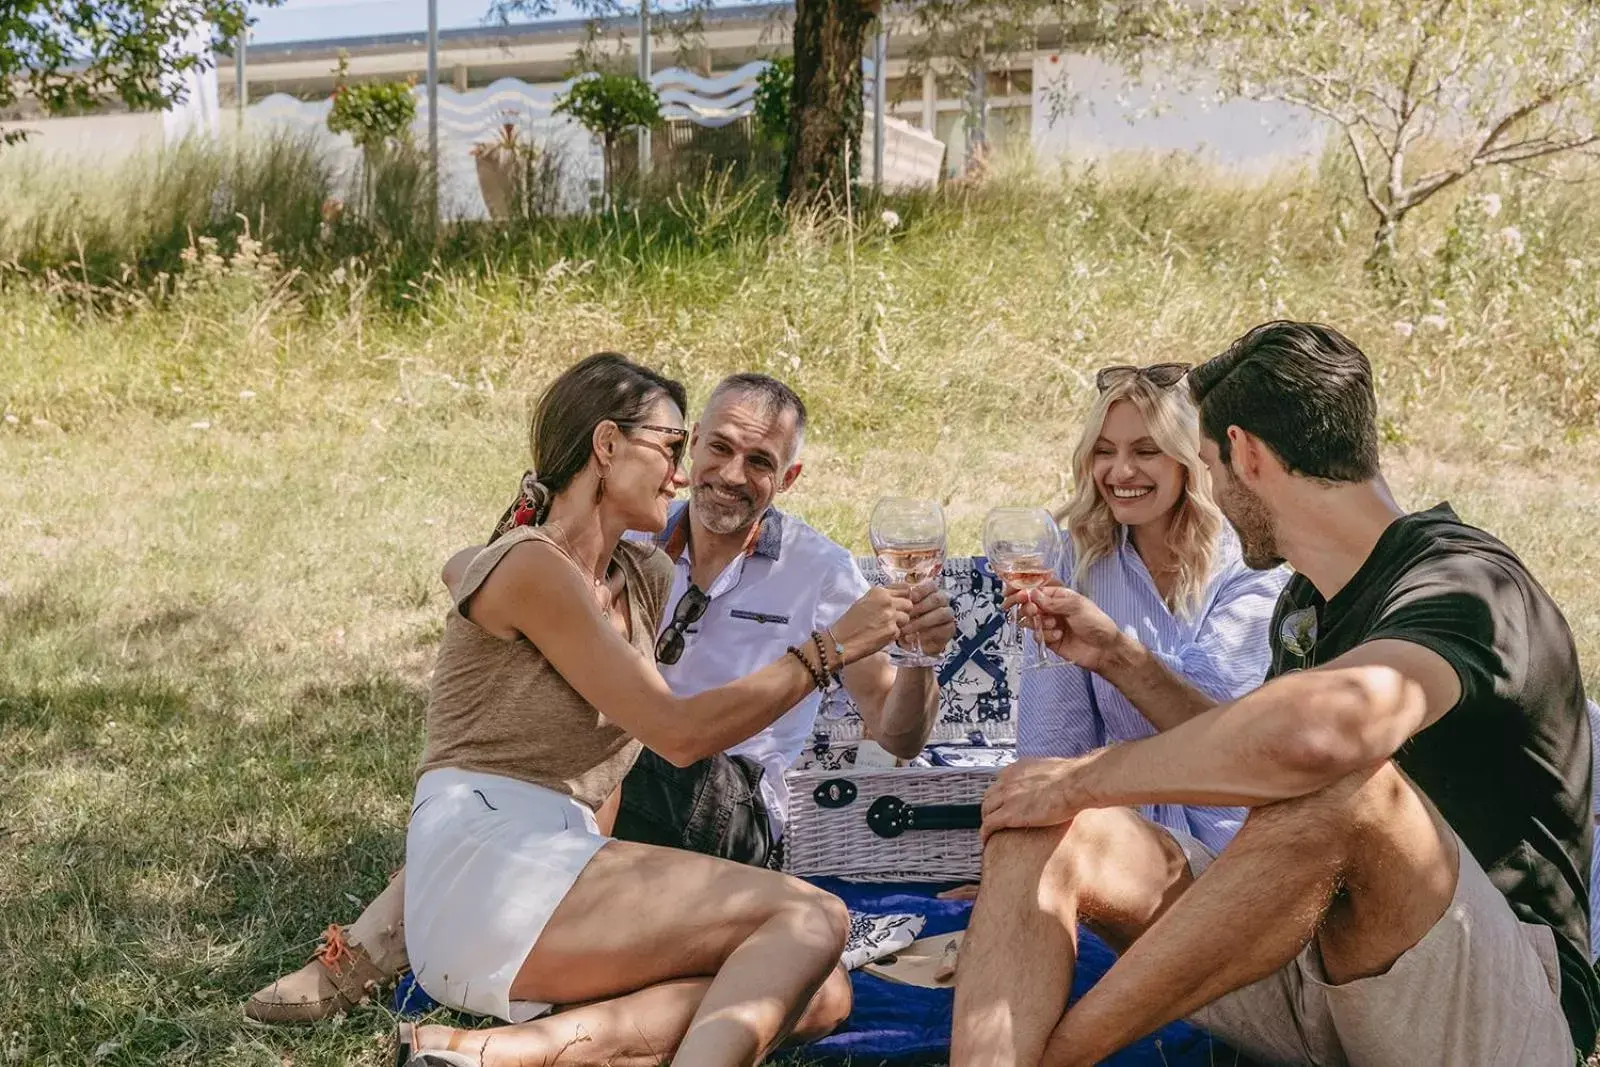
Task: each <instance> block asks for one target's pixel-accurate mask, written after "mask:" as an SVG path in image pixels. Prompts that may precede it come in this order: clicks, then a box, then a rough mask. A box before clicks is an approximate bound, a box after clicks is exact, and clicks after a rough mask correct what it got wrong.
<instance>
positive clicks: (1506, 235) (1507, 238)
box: [1500, 226, 1527, 257]
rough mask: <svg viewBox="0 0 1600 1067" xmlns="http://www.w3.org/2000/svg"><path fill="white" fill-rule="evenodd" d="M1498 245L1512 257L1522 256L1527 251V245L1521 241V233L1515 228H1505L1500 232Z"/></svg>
mask: <svg viewBox="0 0 1600 1067" xmlns="http://www.w3.org/2000/svg"><path fill="white" fill-rule="evenodd" d="M1500 243H1501V244H1503V245H1504V246H1505V248H1506V251H1507V252H1510V253H1511V255H1512V256H1514V257H1515V256H1520V255H1522V253H1523V252H1524V251H1526V249H1527V245H1526V244H1525V243H1524V242H1523V240H1522V231H1521V230H1519V229H1517V228H1516V227H1515V226H1507V227H1506V228H1505V229H1503V230H1501V231H1500Z"/></svg>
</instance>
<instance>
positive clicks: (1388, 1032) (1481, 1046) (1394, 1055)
mask: <svg viewBox="0 0 1600 1067" xmlns="http://www.w3.org/2000/svg"><path fill="white" fill-rule="evenodd" d="M1169 832H1171V831H1169ZM1172 836H1173V837H1174V838H1175V839H1177V841H1178V844H1179V845H1180V846H1182V848H1183V851H1184V853H1185V854H1186V855H1187V856H1188V859H1189V870H1190V871H1191V873H1193V874H1194V875H1195V877H1199V875H1200V873H1201V872H1202V871H1204V870H1205V869H1206V867H1207V866H1208V865H1209V864H1210V863H1211V861H1212V859H1214V858H1215V854H1214V853H1212V852H1211V851H1210V850H1209V849H1207V848H1206V847H1205V846H1204V845H1202V844H1200V842H1198V841H1196V840H1194V839H1193V838H1190V837H1187V836H1186V835H1184V834H1180V833H1173V834H1172ZM1458 843H1459V842H1458ZM1459 848H1460V853H1461V873H1460V875H1459V876H1458V877H1457V879H1456V891H1455V896H1454V898H1453V899H1452V900H1451V901H1450V907H1449V908H1447V909H1445V913H1444V914H1443V915H1442V916H1440V917H1439V921H1438V922H1436V923H1435V924H1434V925H1433V928H1432V929H1430V930H1429V931H1428V932H1427V933H1426V934H1425V935H1423V938H1422V940H1421V941H1418V942H1417V943H1416V944H1415V945H1413V946H1412V947H1411V948H1410V950H1408V951H1407V952H1406V953H1405V954H1404V955H1403V956H1401V957H1400V958H1399V959H1398V960H1396V961H1395V964H1394V966H1392V967H1390V968H1389V970H1388V971H1386V972H1385V973H1383V974H1381V975H1376V976H1374V977H1372V978H1361V979H1357V980H1356V981H1353V982H1347V983H1345V984H1343V985H1333V984H1331V983H1330V982H1329V981H1328V978H1327V975H1326V973H1325V972H1324V971H1323V969H1322V956H1321V953H1320V952H1319V951H1318V949H1317V943H1316V941H1314V940H1313V941H1312V942H1311V943H1310V944H1309V945H1307V946H1306V947H1305V949H1304V950H1303V951H1302V952H1301V953H1300V954H1299V955H1298V956H1296V957H1295V958H1294V959H1292V960H1290V961H1289V962H1288V963H1287V964H1285V965H1284V966H1283V967H1282V968H1281V969H1279V970H1278V972H1277V973H1276V974H1271V975H1268V976H1267V977H1266V978H1263V979H1262V980H1261V981H1259V982H1255V983H1253V984H1251V985H1247V986H1245V987H1244V988H1243V989H1239V990H1236V991H1234V992H1232V993H1229V994H1227V995H1226V996H1224V997H1222V998H1220V999H1218V1000H1216V1001H1214V1002H1212V1003H1211V1004H1208V1005H1206V1006H1205V1007H1204V1008H1202V1009H1200V1011H1199V1012H1197V1013H1196V1014H1195V1015H1194V1016H1192V1017H1191V1020H1190V1021H1191V1022H1193V1023H1194V1024H1195V1025H1197V1026H1199V1027H1201V1028H1203V1029H1205V1030H1207V1031H1209V1032H1210V1033H1212V1034H1215V1035H1216V1036H1217V1037H1219V1038H1221V1039H1222V1040H1224V1041H1226V1042H1228V1043H1229V1044H1230V1045H1232V1046H1233V1047H1235V1048H1237V1049H1239V1050H1240V1051H1241V1052H1243V1053H1245V1054H1246V1055H1247V1056H1250V1057H1252V1058H1253V1059H1255V1060H1256V1061H1258V1062H1260V1063H1261V1064H1262V1065H1263V1067H1276V1065H1279V1064H1285V1065H1288V1064H1295V1065H1300V1064H1314V1065H1316V1067H1343V1065H1345V1064H1353V1065H1355V1067H1391V1065H1392V1067H1427V1065H1438V1067H1513V1065H1515V1067H1572V1064H1573V1062H1574V1060H1575V1058H1576V1052H1575V1050H1574V1048H1573V1045H1572V1034H1571V1032H1570V1031H1569V1030H1568V1028H1567V1020H1566V1017H1565V1016H1564V1015H1563V1014H1562V1012H1561V976H1560V971H1559V970H1558V968H1557V962H1556V940H1555V933H1554V932H1553V931H1552V930H1551V929H1550V928H1549V927H1548V926H1543V925H1539V924H1536V923H1525V922H1522V921H1521V920H1519V919H1518V918H1517V917H1516V916H1515V915H1514V914H1513V913H1512V911H1511V908H1510V906H1509V905H1508V904H1507V903H1506V900H1505V897H1503V896H1501V895H1500V892H1499V890H1497V889H1495V887H1494V884H1493V883H1492V882H1490V881H1489V876H1488V875H1487V874H1485V873H1484V871H1483V868H1482V867H1480V866H1478V862H1477V861H1476V860H1474V859H1473V858H1472V853H1470V852H1468V851H1467V847H1466V846H1465V845H1459Z"/></svg>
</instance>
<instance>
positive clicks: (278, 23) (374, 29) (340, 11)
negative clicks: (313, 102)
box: [250, 0, 579, 44]
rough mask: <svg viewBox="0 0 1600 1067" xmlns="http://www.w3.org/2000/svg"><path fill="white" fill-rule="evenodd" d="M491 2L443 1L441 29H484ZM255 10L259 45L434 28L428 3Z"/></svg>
mask: <svg viewBox="0 0 1600 1067" xmlns="http://www.w3.org/2000/svg"><path fill="white" fill-rule="evenodd" d="M489 3H490V0H439V28H440V29H441V30H453V29H465V28H469V27H472V26H480V25H483V24H484V18H485V16H486V15H487V14H488V11H489ZM556 7H557V14H556V15H555V16H553V17H555V18H573V17H576V16H577V15H578V14H579V13H578V11H577V9H576V7H575V6H574V5H573V4H572V3H571V2H570V0H560V2H558V3H557V5H556ZM250 8H251V11H250V13H251V15H253V16H254V17H255V20H256V23H255V26H254V28H253V30H252V31H251V34H250V40H251V42H252V43H255V44H278V43H280V42H283V41H304V40H317V39H324V40H325V39H327V38H331V37H366V36H371V35H375V34H385V33H411V32H416V33H421V32H423V31H425V30H426V29H427V28H428V5H427V2H426V0H286V2H285V3H284V4H282V5H281V6H278V7H267V6H265V5H264V4H251V5H250Z"/></svg>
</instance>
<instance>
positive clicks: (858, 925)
mask: <svg viewBox="0 0 1600 1067" xmlns="http://www.w3.org/2000/svg"><path fill="white" fill-rule="evenodd" d="M926 921H927V920H926V919H925V918H924V917H923V916H921V915H866V914H863V913H861V912H854V911H852V912H851V913H850V939H849V940H848V941H846V942H845V946H844V954H843V955H842V956H840V957H839V962H840V963H843V964H844V969H845V970H847V971H853V970H855V969H856V968H857V967H860V966H862V965H863V964H867V963H871V962H872V961H873V960H879V959H882V958H883V957H885V956H888V955H892V954H893V953H896V952H899V951H900V950H901V949H903V948H905V947H906V946H907V945H909V944H911V942H913V941H915V940H916V939H917V935H918V934H920V933H922V924H923V923H924V922H926Z"/></svg>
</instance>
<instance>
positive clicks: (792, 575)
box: [655, 501, 869, 840]
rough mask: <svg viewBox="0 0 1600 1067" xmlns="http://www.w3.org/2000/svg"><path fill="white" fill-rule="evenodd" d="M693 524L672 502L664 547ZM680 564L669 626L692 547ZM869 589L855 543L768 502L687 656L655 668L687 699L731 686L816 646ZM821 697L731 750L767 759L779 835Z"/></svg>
mask: <svg viewBox="0 0 1600 1067" xmlns="http://www.w3.org/2000/svg"><path fill="white" fill-rule="evenodd" d="M688 521H689V509H688V504H687V503H686V502H684V501H678V502H676V503H674V504H673V505H672V510H671V511H670V512H668V515H667V525H666V528H665V529H664V530H662V531H661V532H660V533H659V534H657V535H656V537H655V541H656V543H657V544H659V545H661V546H663V547H665V548H669V549H670V548H675V547H677V546H680V545H683V544H684V543H685V538H684V537H683V536H682V533H686V532H687V530H684V531H682V533H680V531H679V526H680V524H683V523H687V522H688ZM675 534H678V536H674V535H675ZM674 565H675V566H674V572H673V579H672V590H671V592H670V593H669V594H668V597H667V609H666V611H665V612H663V613H662V616H661V626H660V629H661V630H665V629H666V628H667V627H668V626H669V625H670V624H671V622H672V616H673V614H674V613H675V611H676V609H677V606H678V602H679V601H680V600H681V599H682V598H683V595H684V594H685V593H686V592H688V590H689V553H688V552H687V551H682V550H680V551H679V552H678V554H677V558H676V559H675V560H674ZM868 588H869V586H868V585H867V580H866V579H865V578H863V577H862V576H861V572H860V570H858V569H857V568H856V563H855V559H854V557H852V556H851V554H850V552H849V551H848V550H847V549H845V548H844V547H842V546H840V545H837V544H835V543H834V542H833V541H831V540H829V539H828V538H827V537H826V536H824V535H823V534H821V533H818V532H817V531H816V530H814V529H812V528H811V527H810V526H807V525H806V524H805V523H803V522H801V521H800V520H799V519H796V518H795V517H794V516H792V515H785V514H784V513H783V512H781V511H779V510H778V509H777V508H768V509H767V511H766V514H765V515H763V516H762V517H761V529H760V532H759V533H758V535H757V537H756V540H755V543H754V544H753V545H751V546H750V548H749V550H748V551H746V552H744V553H742V554H740V555H738V556H735V557H734V559H733V562H731V563H729V564H728V566H727V567H726V568H725V569H724V570H723V572H722V573H721V574H719V575H717V577H716V579H715V580H714V581H713V582H712V583H711V588H709V589H707V590H705V593H706V594H707V595H708V596H709V597H710V598H711V601H710V603H709V604H708V605H707V606H706V613H705V614H704V615H703V616H701V618H700V621H699V622H697V623H695V624H694V625H693V626H691V627H689V630H688V632H687V634H685V645H684V650H683V655H682V657H680V658H679V660H678V662H677V663H673V664H666V663H659V664H657V665H656V666H657V668H658V669H659V670H660V671H661V677H663V678H665V679H666V682H667V685H669V686H671V687H672V691H673V692H674V693H677V694H678V695H679V696H692V695H694V694H695V693H701V692H704V691H705V690H707V689H715V688H716V687H718V686H720V685H726V684H728V683H729V682H733V681H736V680H738V679H740V678H743V677H744V676H745V675H747V674H752V673H754V672H755V671H757V670H760V669H761V668H762V667H765V666H766V665H767V664H769V663H771V662H773V661H774V660H776V659H779V658H780V657H782V656H783V655H784V653H785V651H786V650H787V649H788V648H789V646H790V645H803V644H806V643H807V642H809V641H810V639H811V631H813V630H822V629H825V628H827V627H829V626H832V625H833V624H834V623H835V622H837V621H838V619H839V616H841V615H843V614H844V613H845V611H846V609H848V608H849V607H850V605H851V604H854V603H855V602H856V601H857V600H858V599H860V598H861V597H862V596H863V595H864V594H865V593H866V592H867V590H868ZM821 702H822V697H821V694H819V693H817V692H815V691H813V692H811V693H809V694H807V695H806V697H805V699H803V700H801V701H800V703H798V704H796V705H795V706H794V707H793V708H791V709H789V711H787V712H786V713H784V715H783V716H782V717H781V718H780V719H778V721H777V722H774V723H773V724H772V725H771V726H768V727H767V728H766V729H765V730H762V731H761V732H760V733H758V734H756V735H755V736H754V737H752V738H750V739H749V740H748V741H745V742H743V743H741V744H738V745H735V746H734V747H732V748H730V749H728V753H729V754H730V755H738V756H746V757H748V758H750V759H753V760H755V761H756V762H757V763H759V764H760V765H761V767H762V771H763V773H762V776H761V799H762V802H763V803H764V804H765V805H766V808H767V813H768V816H769V817H770V819H771V822H772V836H773V839H774V840H777V839H778V838H779V837H781V836H782V835H783V827H784V822H785V820H786V817H787V814H788V809H789V791H788V788H787V786H786V785H785V784H784V780H783V776H784V774H785V772H787V771H788V770H789V768H790V767H792V766H794V764H795V761H796V760H798V759H799V758H800V752H801V750H802V749H803V748H804V747H805V745H806V742H807V741H808V740H809V739H810V737H811V731H812V727H813V725H814V723H815V721H816V717H817V709H818V707H819V706H820V705H821Z"/></svg>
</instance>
